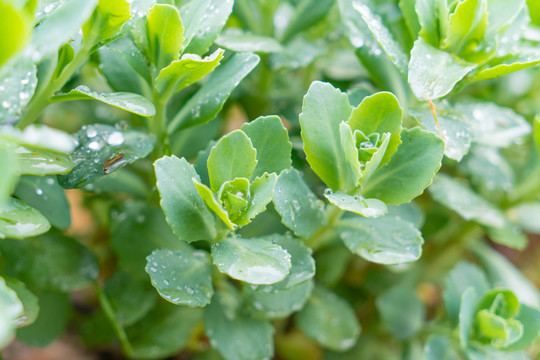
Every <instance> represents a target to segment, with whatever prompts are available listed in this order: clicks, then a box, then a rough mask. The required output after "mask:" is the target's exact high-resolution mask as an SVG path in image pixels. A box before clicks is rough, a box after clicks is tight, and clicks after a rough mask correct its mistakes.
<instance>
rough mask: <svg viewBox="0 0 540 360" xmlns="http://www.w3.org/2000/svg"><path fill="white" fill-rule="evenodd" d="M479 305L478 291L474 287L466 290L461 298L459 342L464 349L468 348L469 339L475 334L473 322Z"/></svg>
mask: <svg viewBox="0 0 540 360" xmlns="http://www.w3.org/2000/svg"><path fill="white" fill-rule="evenodd" d="M477 303H478V293H477V291H476V290H475V289H474V288H473V287H468V288H466V289H465V291H464V292H463V296H462V297H461V303H460V304H459V325H458V328H459V342H460V344H461V346H463V347H467V344H468V342H469V338H470V337H471V333H472V332H473V325H474V324H473V322H474V316H475V313H476V304H477Z"/></svg>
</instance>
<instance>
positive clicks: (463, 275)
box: [426, 248, 540, 359]
mask: <svg viewBox="0 0 540 360" xmlns="http://www.w3.org/2000/svg"><path fill="white" fill-rule="evenodd" d="M482 249H483V250H482V251H484V250H485V251H484V252H485V258H484V259H483V260H486V261H487V263H486V264H487V265H488V267H489V266H499V268H500V269H501V270H504V271H507V277H508V278H507V280H506V281H502V283H504V285H507V284H510V283H509V282H508V280H510V279H512V281H514V282H513V284H512V286H513V287H515V290H513V289H508V288H501V287H494V286H493V285H492V282H491V281H489V280H488V276H486V273H485V272H484V271H483V270H482V269H481V268H480V267H478V266H477V265H474V264H472V263H469V262H466V261H462V262H460V263H459V264H458V265H456V266H455V267H454V269H453V270H452V271H451V272H450V273H449V274H448V277H447V278H446V282H445V284H446V288H445V292H444V295H443V299H444V305H445V309H446V312H447V316H448V318H449V319H450V321H451V323H452V324H453V325H454V326H456V327H457V329H458V331H457V335H458V340H459V344H460V347H461V349H459V348H454V345H450V343H451V342H447V345H448V346H450V348H449V349H450V350H451V351H457V352H465V353H466V354H467V356H469V357H471V358H474V359H488V358H492V357H494V356H495V355H496V354H500V355H501V356H502V355H503V354H508V355H506V356H515V357H519V356H522V354H521V353H519V351H521V350H524V349H526V348H528V347H530V346H531V344H532V343H533V342H535V341H536V340H537V339H538V337H539V330H540V311H539V310H538V308H537V306H533V305H532V302H534V300H533V299H532V298H531V297H529V296H527V295H526V292H527V291H528V290H527V289H528V288H529V287H530V286H532V285H530V284H529V283H528V281H527V280H525V279H524V278H522V277H521V275H519V273H518V272H516V270H515V268H513V267H512V265H509V264H508V263H507V261H506V260H504V259H502V258H499V256H498V255H495V254H494V252H493V250H489V249H484V248H482ZM490 275H493V274H492V273H490ZM499 282H501V281H500V280H499ZM518 283H519V284H520V285H519V286H515V285H517V284H518ZM531 288H532V287H531ZM445 341H447V340H445ZM436 346H437V345H435V344H432V346H431V347H436ZM429 348H430V344H429V342H428V347H427V350H426V351H428V350H429ZM452 348H454V349H453V350H452Z"/></svg>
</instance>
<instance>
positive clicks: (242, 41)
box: [216, 28, 282, 53]
mask: <svg viewBox="0 0 540 360" xmlns="http://www.w3.org/2000/svg"><path fill="white" fill-rule="evenodd" d="M216 44H218V45H219V46H222V47H224V48H225V49H229V50H232V51H235V52H255V53H256V52H261V53H271V52H280V51H281V50H282V48H281V44H280V43H279V42H278V41H277V40H276V39H274V38H273V37H267V36H260V35H254V34H249V33H244V32H243V31H242V30H240V29H233V28H228V29H225V30H224V31H223V32H222V33H221V34H220V35H219V36H218V38H217V39H216Z"/></svg>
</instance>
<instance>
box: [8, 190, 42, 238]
mask: <svg viewBox="0 0 540 360" xmlns="http://www.w3.org/2000/svg"><path fill="white" fill-rule="evenodd" d="M50 228H51V224H50V223H49V221H48V220H47V218H46V217H45V216H43V215H42V214H41V213H40V212H39V211H37V210H36V209H34V208H33V207H31V206H28V205H26V204H25V203H24V202H22V201H20V200H17V199H15V198H10V199H9V200H8V201H7V202H6V203H4V204H3V205H2V206H0V239H5V238H12V239H24V238H27V237H31V236H36V235H40V234H43V233H45V232H47V231H49V229H50Z"/></svg>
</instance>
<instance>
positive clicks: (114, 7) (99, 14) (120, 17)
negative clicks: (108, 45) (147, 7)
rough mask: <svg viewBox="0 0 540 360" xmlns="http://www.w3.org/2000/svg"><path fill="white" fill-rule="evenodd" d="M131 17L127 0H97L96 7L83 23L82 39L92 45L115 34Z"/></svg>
mask: <svg viewBox="0 0 540 360" xmlns="http://www.w3.org/2000/svg"><path fill="white" fill-rule="evenodd" d="M130 18H131V14H130V2H129V1H128V0H115V1H110V0H99V2H98V4H97V7H96V9H95V10H94V12H93V13H92V15H91V16H90V18H89V19H88V21H87V22H86V24H84V25H83V27H82V31H83V41H84V42H85V43H86V45H87V46H92V45H94V44H97V43H99V42H100V41H102V40H106V39H109V38H110V37H112V36H114V35H116V34H117V33H118V32H119V31H120V30H121V29H122V26H123V25H124V23H125V22H126V21H128V20H129V19H130Z"/></svg>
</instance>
